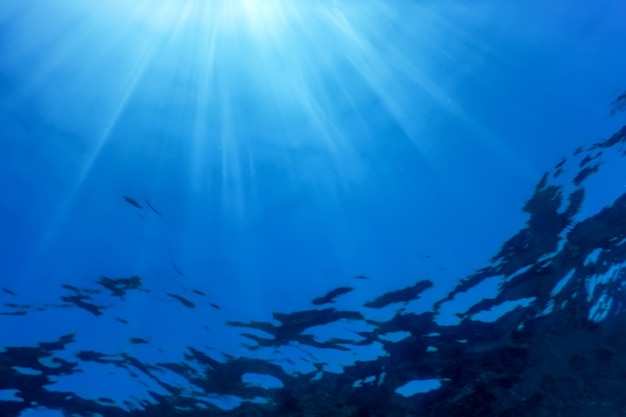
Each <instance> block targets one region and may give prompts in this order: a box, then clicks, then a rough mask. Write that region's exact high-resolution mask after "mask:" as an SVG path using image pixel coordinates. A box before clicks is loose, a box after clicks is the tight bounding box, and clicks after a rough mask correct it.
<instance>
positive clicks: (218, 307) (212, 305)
mask: <svg viewBox="0 0 626 417" xmlns="http://www.w3.org/2000/svg"><path fill="white" fill-rule="evenodd" d="M209 305H210V306H211V307H213V308H214V309H216V310H221V309H222V307H220V306H218V305H217V304H213V303H209Z"/></svg>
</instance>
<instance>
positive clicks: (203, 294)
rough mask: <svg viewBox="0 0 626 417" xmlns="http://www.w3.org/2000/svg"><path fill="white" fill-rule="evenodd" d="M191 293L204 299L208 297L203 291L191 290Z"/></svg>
mask: <svg viewBox="0 0 626 417" xmlns="http://www.w3.org/2000/svg"><path fill="white" fill-rule="evenodd" d="M191 292H192V293H194V294H198V295H201V296H203V297H204V296H205V295H206V294H205V293H203V292H202V291H200V290H191Z"/></svg>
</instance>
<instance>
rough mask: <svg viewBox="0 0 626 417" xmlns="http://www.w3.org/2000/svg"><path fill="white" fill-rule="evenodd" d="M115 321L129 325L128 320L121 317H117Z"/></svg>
mask: <svg viewBox="0 0 626 417" xmlns="http://www.w3.org/2000/svg"><path fill="white" fill-rule="evenodd" d="M115 320H117V321H119V322H120V323H124V324H128V320H126V319H123V318H120V317H116V318H115Z"/></svg>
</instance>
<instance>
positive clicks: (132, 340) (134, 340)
mask: <svg viewBox="0 0 626 417" xmlns="http://www.w3.org/2000/svg"><path fill="white" fill-rule="evenodd" d="M130 343H135V344H137V345H145V344H147V343H148V341H147V340H146V339H143V338H141V337H131V338H130Z"/></svg>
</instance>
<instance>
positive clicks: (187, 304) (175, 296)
mask: <svg viewBox="0 0 626 417" xmlns="http://www.w3.org/2000/svg"><path fill="white" fill-rule="evenodd" d="M165 294H166V295H168V296H170V297H172V298H175V299H177V300H178V301H180V302H181V303H182V304H183V305H184V306H185V307H189V308H196V305H195V304H194V303H192V302H191V301H189V300H188V299H186V298H184V297H181V296H180V295H176V294H170V293H169V292H168V293H165Z"/></svg>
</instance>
